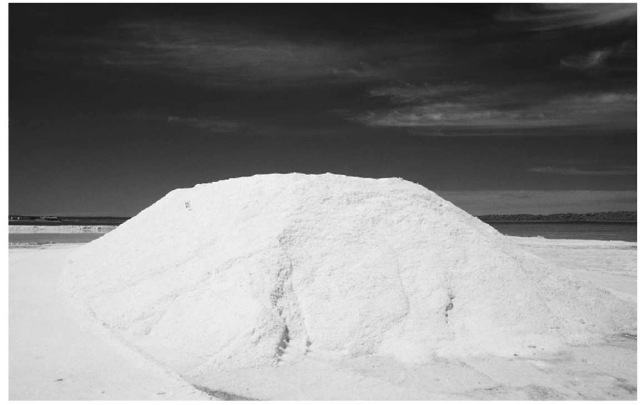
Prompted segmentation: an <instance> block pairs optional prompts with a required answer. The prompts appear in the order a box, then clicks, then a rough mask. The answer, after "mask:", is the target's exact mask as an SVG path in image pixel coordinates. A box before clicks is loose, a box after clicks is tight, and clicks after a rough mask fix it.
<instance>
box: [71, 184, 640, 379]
mask: <svg viewBox="0 0 640 405" xmlns="http://www.w3.org/2000/svg"><path fill="white" fill-rule="evenodd" d="M61 281H62V284H63V286H64V288H65V289H66V291H67V292H68V293H69V294H70V295H71V296H72V297H73V298H74V300H75V302H77V303H78V304H79V305H82V306H84V307H85V308H86V309H87V313H88V314H91V316H94V317H95V318H97V319H98V320H99V321H100V322H103V323H104V324H105V326H106V327H107V328H110V329H111V330H112V331H114V332H116V333H118V334H119V335H120V336H121V337H122V338H123V339H125V340H126V341H128V342H129V343H130V344H131V345H133V346H134V347H137V348H138V349H140V350H142V351H143V352H145V353H147V354H149V355H151V356H153V357H155V358H156V359H158V360H160V361H162V362H164V363H165V364H167V365H169V366H170V367H172V368H173V369H175V370H177V371H178V372H180V373H182V374H183V375H187V376H188V375H192V376H195V375H201V374H202V373H206V372H207V371H211V370H220V369H237V368H246V367H265V366H270V365H273V366H275V365H277V363H278V361H279V359H280V356H281V355H282V353H283V351H285V350H286V351H287V352H288V355H289V356H293V357H294V360H295V357H296V356H298V357H302V356H304V355H305V351H306V350H307V348H309V347H313V350H314V352H325V353H332V354H333V355H344V356H360V355H369V354H378V355H389V356H393V357H395V358H396V359H399V360H401V361H405V362H425V361H429V359H431V358H432V356H434V355H436V356H467V355H485V354H493V355H502V356H514V354H515V355H520V356H522V355H529V354H533V353H534V352H539V351H546V352H549V351H554V350H558V349H560V348H562V347H563V346H564V345H566V344H578V343H579V344H582V343H590V342H595V341H598V340H600V339H602V338H603V337H604V336H606V335H608V334H612V333H616V331H623V330H627V329H634V328H635V319H636V308H635V307H634V306H633V305H631V304H629V303H627V302H624V301H622V300H619V299H617V298H616V297H614V296H613V295H611V294H610V293H608V292H605V291H603V290H600V289H598V288H597V287H595V286H593V285H591V284H589V283H587V282H584V281H580V280H576V279H573V278H571V277H569V276H567V275H564V273H563V272H562V271H561V270H560V269H557V268H554V267H553V266H552V265H550V264H548V263H546V262H544V261H543V260H541V259H540V258H538V257H536V256H534V255H531V254H529V253H526V252H524V251H522V250H521V249H520V248H519V247H518V246H517V245H515V244H514V243H512V242H510V240H509V239H508V238H506V237H504V236H502V235H501V234H499V233H498V232H497V231H495V230H494V229H493V228H491V227H490V226H488V225H486V224H484V223H482V222H481V221H479V220H477V219H476V218H474V217H472V216H471V215H469V214H467V213H466V212H464V211H462V210H461V209H459V208H457V207H455V206H454V205H453V204H451V203H449V202H447V201H445V200H443V199H442V198H440V197H438V196H437V195H436V194H435V193H433V192H431V191H429V190H427V189H426V188H424V187H422V186H420V185H417V184H414V183H410V182H407V181H404V180H401V179H395V178H394V179H379V180H375V179H364V178H357V177H347V176H340V175H333V174H324V175H304V174H273V175H260V176H253V177H246V178H237V179H230V180H225V181H219V182H215V183H211V184H201V185H198V186H196V187H194V188H191V189H179V190H175V191H172V192H171V193H169V194H168V195H167V196H165V197H164V198H162V199H161V200H159V201H158V202H156V203H155V204H153V205H152V206H150V207H149V208H147V209H145V210H144V211H142V212H141V213H140V214H139V215H137V216H136V217H134V218H132V219H131V220H129V221H127V222H126V223H124V224H123V225H121V226H120V227H118V228H117V229H116V230H114V231H112V232H111V233H109V234H107V235H105V236H104V237H102V238H100V239H98V240H96V241H94V242H91V243H89V244H88V245H86V246H84V247H82V248H80V249H78V250H77V251H76V252H75V254H73V255H72V257H71V258H70V259H69V263H68V265H67V267H66V270H65V273H64V275H63V278H62V280H61ZM288 348H295V350H293V349H288ZM289 360H291V359H289Z"/></svg>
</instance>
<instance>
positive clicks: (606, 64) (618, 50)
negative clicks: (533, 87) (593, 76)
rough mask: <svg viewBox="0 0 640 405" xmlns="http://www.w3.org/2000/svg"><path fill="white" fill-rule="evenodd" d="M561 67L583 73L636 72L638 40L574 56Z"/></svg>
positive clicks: (562, 62) (564, 61) (561, 63)
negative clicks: (607, 71)
mask: <svg viewBox="0 0 640 405" xmlns="http://www.w3.org/2000/svg"><path fill="white" fill-rule="evenodd" d="M560 66H562V67H563V68H568V69H577V70H583V71H602V70H626V71H633V72H635V71H636V40H635V39H629V40H626V41H623V42H622V43H621V44H619V45H617V46H610V47H604V48H600V49H595V50H592V51H590V52H587V53H582V54H572V55H569V56H567V57H565V58H563V59H562V60H560Z"/></svg>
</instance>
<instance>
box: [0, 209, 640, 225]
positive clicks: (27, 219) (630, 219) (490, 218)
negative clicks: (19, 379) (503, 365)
mask: <svg viewBox="0 0 640 405" xmlns="http://www.w3.org/2000/svg"><path fill="white" fill-rule="evenodd" d="M476 218H478V219H479V220H481V221H482V222H485V223H488V224H498V223H500V224H507V223H508V224H517V223H527V224H531V223H538V224H543V223H559V224H569V223H572V224H573V223H608V224H630V225H634V224H636V223H637V219H636V212H635V211H608V212H591V213H586V214H572V213H562V214H549V215H536V214H509V215H478V216H476ZM129 219H131V218H130V217H63V216H32V215H9V225H37V226H64V225H77V226H105V225H110V226H118V225H121V224H122V223H124V222H126V221H128V220H129Z"/></svg>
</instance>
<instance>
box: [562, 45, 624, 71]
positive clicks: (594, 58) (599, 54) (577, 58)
mask: <svg viewBox="0 0 640 405" xmlns="http://www.w3.org/2000/svg"><path fill="white" fill-rule="evenodd" d="M612 53H613V51H612V50H611V49H608V48H605V49H598V50H595V51H591V52H589V53H587V54H586V55H584V54H583V55H571V56H568V57H566V58H564V59H562V60H561V61H560V65H561V66H563V67H568V68H572V69H581V70H586V69H594V68H599V67H602V66H603V65H604V64H605V62H606V60H607V59H608V58H609V57H610V56H611V54H612Z"/></svg>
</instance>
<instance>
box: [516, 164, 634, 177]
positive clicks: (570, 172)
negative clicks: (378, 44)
mask: <svg viewBox="0 0 640 405" xmlns="http://www.w3.org/2000/svg"><path fill="white" fill-rule="evenodd" d="M528 171H529V172H532V173H542V174H554V175H562V176H633V175H636V173H637V170H636V168H635V167H634V166H616V167H613V168H610V169H604V170H594V169H578V168H576V167H556V166H539V167H532V168H530V169H529V170H528Z"/></svg>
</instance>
